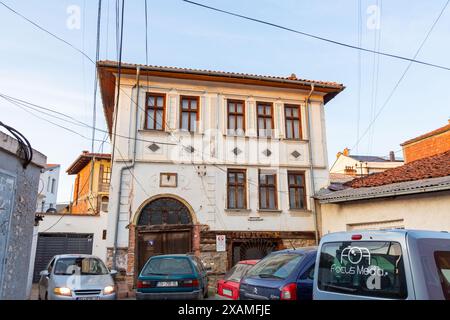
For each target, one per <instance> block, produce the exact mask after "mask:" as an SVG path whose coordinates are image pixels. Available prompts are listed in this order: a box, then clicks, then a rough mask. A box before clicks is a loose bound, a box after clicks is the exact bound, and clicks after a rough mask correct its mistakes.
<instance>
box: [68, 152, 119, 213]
mask: <svg viewBox="0 0 450 320" xmlns="http://www.w3.org/2000/svg"><path fill="white" fill-rule="evenodd" d="M91 172H92V173H93V174H92V175H91ZM67 173H68V174H69V175H76V177H75V184H74V188H73V200H72V204H71V206H70V213H72V214H80V213H81V214H98V213H99V212H100V211H107V207H108V201H109V197H108V195H109V183H110V178H111V155H110V154H107V153H89V152H88V151H83V153H82V154H81V155H80V156H79V157H78V158H77V159H76V160H75V161H74V162H73V163H72V164H71V165H70V167H69V168H68V169H67ZM102 208H103V209H102Z"/></svg>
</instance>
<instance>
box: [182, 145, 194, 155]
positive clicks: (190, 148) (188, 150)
mask: <svg viewBox="0 0 450 320" xmlns="http://www.w3.org/2000/svg"><path fill="white" fill-rule="evenodd" d="M184 150H186V152H189V153H193V152H194V151H195V149H194V147H193V146H185V147H184Z"/></svg>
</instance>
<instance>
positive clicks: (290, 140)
mask: <svg viewBox="0 0 450 320" xmlns="http://www.w3.org/2000/svg"><path fill="white" fill-rule="evenodd" d="M281 140H282V141H288V142H305V143H307V142H309V140H308V139H293V138H282V139H281Z"/></svg>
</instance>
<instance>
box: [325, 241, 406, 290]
mask: <svg viewBox="0 0 450 320" xmlns="http://www.w3.org/2000/svg"><path fill="white" fill-rule="evenodd" d="M317 284H318V287H319V290H323V291H328V292H335V293H343V294H346V295H356V296H369V297H378V298H391V299H406V298H407V295H408V291H407V288H406V279H405V270H404V266H403V255H402V249H401V246H400V244H399V243H398V242H390V241H357V242H352V241H346V242H329V243H325V244H323V245H322V250H321V252H320V262H319V271H318V273H317Z"/></svg>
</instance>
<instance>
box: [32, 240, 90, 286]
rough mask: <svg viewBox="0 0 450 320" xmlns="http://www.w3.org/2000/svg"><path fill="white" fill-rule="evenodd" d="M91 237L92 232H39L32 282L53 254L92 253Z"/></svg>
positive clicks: (37, 279)
mask: <svg viewBox="0 0 450 320" xmlns="http://www.w3.org/2000/svg"><path fill="white" fill-rule="evenodd" d="M93 237H94V235H93V234H83V233H39V236H38V242H37V248H36V259H35V261H34V273H33V282H38V281H39V272H41V271H42V270H44V269H45V268H46V267H47V265H48V263H49V262H50V260H51V259H52V258H53V256H55V255H58V254H92V242H93Z"/></svg>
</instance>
